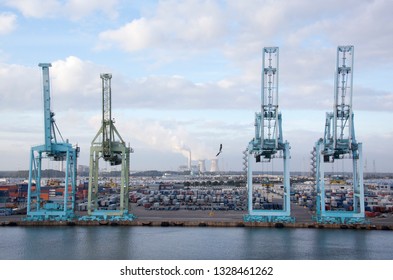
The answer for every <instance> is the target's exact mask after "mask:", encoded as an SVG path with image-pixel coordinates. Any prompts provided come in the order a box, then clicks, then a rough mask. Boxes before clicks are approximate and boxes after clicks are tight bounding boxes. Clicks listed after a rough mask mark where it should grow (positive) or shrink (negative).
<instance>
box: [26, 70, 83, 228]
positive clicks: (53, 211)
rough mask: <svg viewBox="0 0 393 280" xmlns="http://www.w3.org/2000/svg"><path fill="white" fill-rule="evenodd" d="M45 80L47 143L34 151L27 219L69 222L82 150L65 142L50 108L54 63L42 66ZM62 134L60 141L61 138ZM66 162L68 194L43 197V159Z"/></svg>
mask: <svg viewBox="0 0 393 280" xmlns="http://www.w3.org/2000/svg"><path fill="white" fill-rule="evenodd" d="M38 66H39V67H41V68H42V77H43V95H44V128H45V133H44V137H45V144H43V145H39V146H34V147H32V148H31V152H30V166H29V182H28V189H27V192H28V194H27V217H26V219H27V220H30V221H37V220H69V219H73V218H74V216H75V215H74V210H75V189H76V165H77V157H78V155H79V147H73V146H72V145H71V144H70V143H69V142H68V140H66V141H65V142H64V140H63V139H62V136H61V133H60V132H59V129H58V127H57V125H56V122H55V119H54V116H55V113H54V112H52V111H51V107H50V90H51V88H50V78H49V67H51V66H52V65H51V64H50V63H40V64H39V65H38ZM57 133H58V134H59V136H60V138H61V140H62V141H63V142H60V141H59V140H60V139H58V136H57ZM43 158H48V159H49V160H52V161H58V162H63V163H64V162H65V177H64V191H63V197H62V199H61V200H58V199H56V200H55V199H52V200H45V199H43V198H42V189H41V187H42V186H41V184H42V160H43Z"/></svg>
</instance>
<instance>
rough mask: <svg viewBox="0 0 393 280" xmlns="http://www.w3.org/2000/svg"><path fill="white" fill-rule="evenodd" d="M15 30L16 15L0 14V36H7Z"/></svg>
mask: <svg viewBox="0 0 393 280" xmlns="http://www.w3.org/2000/svg"><path fill="white" fill-rule="evenodd" d="M15 28H16V15H14V14H11V13H0V35H4V34H8V33H10V32H12V31H13V30H14V29H15Z"/></svg>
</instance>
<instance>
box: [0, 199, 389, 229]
mask: <svg viewBox="0 0 393 280" xmlns="http://www.w3.org/2000/svg"><path fill="white" fill-rule="evenodd" d="M130 212H131V213H132V214H134V215H136V216H137V217H138V220H140V221H159V220H162V221H185V220H188V221H206V222H207V221H223V222H227V221H229V222H237V221H239V222H241V221H243V216H244V215H246V214H247V211H234V210H231V211H209V210H177V211H166V210H161V211H157V210H146V209H145V208H143V207H142V206H136V205H132V206H131V211H130ZM77 215H80V216H83V215H86V213H77ZM291 216H293V217H295V219H296V222H297V223H312V222H313V220H312V216H313V213H311V212H310V211H309V210H308V209H307V208H304V207H301V206H299V205H297V204H291ZM24 217H25V216H24V215H13V216H0V222H1V221H19V220H21V219H23V218H24ZM368 220H369V221H370V222H371V224H374V225H393V214H386V217H380V218H368Z"/></svg>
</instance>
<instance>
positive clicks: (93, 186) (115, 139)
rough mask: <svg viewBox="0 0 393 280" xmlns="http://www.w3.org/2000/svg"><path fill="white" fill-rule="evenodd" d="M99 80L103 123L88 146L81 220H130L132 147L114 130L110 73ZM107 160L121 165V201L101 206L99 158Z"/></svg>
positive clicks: (112, 163)
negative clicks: (84, 206)
mask: <svg viewBox="0 0 393 280" xmlns="http://www.w3.org/2000/svg"><path fill="white" fill-rule="evenodd" d="M100 77H101V80H102V125H101V128H100V129H99V131H98V132H97V134H96V136H95V137H94V139H93V141H92V142H91V146H90V173H89V187H88V206H87V207H88V216H84V217H82V218H81V219H82V220H107V219H109V220H133V219H134V218H135V216H134V215H132V214H129V213H128V199H129V197H128V195H129V172H130V153H132V152H133V149H132V148H130V147H127V146H126V143H125V142H124V140H123V139H122V137H121V136H120V134H119V132H118V131H117V129H116V127H115V125H114V120H113V119H112V112H111V111H112V90H111V79H112V74H110V73H104V74H101V75H100ZM100 159H103V160H104V161H106V162H109V163H110V165H111V166H115V165H121V181H120V203H119V206H118V207H116V209H108V208H107V209H103V208H102V207H100V205H99V200H100V191H99V160H100Z"/></svg>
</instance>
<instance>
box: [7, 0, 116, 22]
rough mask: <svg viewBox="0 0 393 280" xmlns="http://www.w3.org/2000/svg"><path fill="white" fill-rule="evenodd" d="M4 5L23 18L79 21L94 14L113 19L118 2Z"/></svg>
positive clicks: (13, 1)
mask: <svg viewBox="0 0 393 280" xmlns="http://www.w3.org/2000/svg"><path fill="white" fill-rule="evenodd" d="M5 4H6V5H7V6H9V7H13V8H15V9H17V10H19V11H20V12H21V13H22V15H23V16H25V17H33V18H55V17H58V16H65V17H68V18H70V19H80V18H82V17H85V16H88V15H90V14H92V13H94V12H101V13H103V14H105V15H107V16H109V17H115V16H116V15H117V12H116V7H117V4H118V0H84V1H78V0H67V1H61V0H45V1H42V0H6V1H5Z"/></svg>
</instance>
